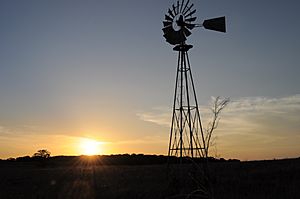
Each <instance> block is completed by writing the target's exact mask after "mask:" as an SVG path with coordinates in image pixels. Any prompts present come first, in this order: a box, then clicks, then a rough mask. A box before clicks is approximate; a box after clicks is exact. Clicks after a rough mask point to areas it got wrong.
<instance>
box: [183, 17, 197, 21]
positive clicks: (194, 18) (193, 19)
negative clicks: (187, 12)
mask: <svg viewBox="0 0 300 199" xmlns="http://www.w3.org/2000/svg"><path fill="white" fill-rule="evenodd" d="M196 19H197V17H192V18H188V19H185V21H187V22H193V21H196Z"/></svg>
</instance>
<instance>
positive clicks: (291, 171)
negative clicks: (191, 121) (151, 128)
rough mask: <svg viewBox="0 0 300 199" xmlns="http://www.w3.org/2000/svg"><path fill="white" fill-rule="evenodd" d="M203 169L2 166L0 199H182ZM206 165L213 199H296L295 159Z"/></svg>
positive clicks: (77, 161)
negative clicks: (208, 170)
mask: <svg viewBox="0 0 300 199" xmlns="http://www.w3.org/2000/svg"><path fill="white" fill-rule="evenodd" d="M202 164H203V162H202V161H198V163H196V162H194V161H193V162H192V163H191V162H188V160H187V161H186V163H185V164H182V166H180V167H179V166H178V165H176V164H171V165H169V167H168V166H167V164H166V157H164V156H144V155H117V156H95V157H86V156H80V157H64V156H59V157H52V158H48V159H39V158H31V157H22V158H17V159H10V160H5V161H3V160H2V161H0V198H1V199H8V198H11V199H27V198H30V199H55V198H59V199H60V198H61V199H73V198H78V199H83V198H86V199H96V198H101V199H102V198H103V199H110V198H111V199H117V198H118V199H119V198H120V199H127V198H128V199H129V198H130V199H135V198H136V199H160V198H161V199H162V198H187V197H188V194H189V193H192V192H193V191H195V190H196V189H197V188H198V187H199V184H197V183H199V182H197V179H196V178H197V175H198V174H199V173H197V172H198V171H199V170H201V168H202V167H201V165H202ZM208 164H209V168H210V184H211V186H212V187H213V191H214V198H216V199H223V198H224V199H225V198H226V199H227V198H230V199H250V198H251V199H253V198H255V199H260V198H264V199H268V198H270V199H271V198H272V199H277V198H278V199H279V198H280V199H282V198H289V199H297V198H299V196H300V189H299V185H300V158H298V159H286V160H270V161H249V162H240V161H237V160H231V161H225V160H224V159H221V160H215V159H211V161H210V162H209V163H208ZM195 185H196V186H195ZM182 193H184V194H185V195H182ZM180 194H181V195H180ZM190 198H197V197H190ZM198 198H199V197H198Z"/></svg>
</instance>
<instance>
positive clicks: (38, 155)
mask: <svg viewBox="0 0 300 199" xmlns="http://www.w3.org/2000/svg"><path fill="white" fill-rule="evenodd" d="M50 155H51V153H50V151H48V150H47V149H41V150H38V151H37V152H36V153H34V154H33V156H32V157H33V158H38V159H47V158H49V157H50Z"/></svg>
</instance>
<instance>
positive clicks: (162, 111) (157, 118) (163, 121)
mask: <svg viewBox="0 0 300 199" xmlns="http://www.w3.org/2000/svg"><path fill="white" fill-rule="evenodd" d="M171 114H172V111H171V109H169V108H168V107H156V108H153V109H152V110H151V111H147V112H139V113H137V116H138V117H139V118H140V119H141V120H143V121H146V122H151V123H155V124H158V125H162V126H170V120H171Z"/></svg>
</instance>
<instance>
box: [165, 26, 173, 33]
mask: <svg viewBox="0 0 300 199" xmlns="http://www.w3.org/2000/svg"><path fill="white" fill-rule="evenodd" d="M162 30H163V32H164V33H165V34H168V33H170V32H172V31H173V32H174V30H173V27H172V26H166V27H164V28H163V29H162Z"/></svg>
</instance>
